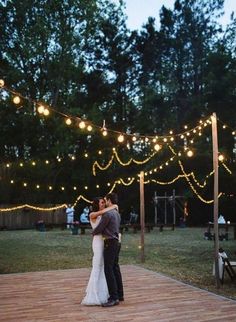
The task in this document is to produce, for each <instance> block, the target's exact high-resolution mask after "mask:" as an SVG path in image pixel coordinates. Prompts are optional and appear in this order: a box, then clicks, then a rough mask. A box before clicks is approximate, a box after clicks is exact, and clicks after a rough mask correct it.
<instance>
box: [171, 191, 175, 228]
mask: <svg viewBox="0 0 236 322" xmlns="http://www.w3.org/2000/svg"><path fill="white" fill-rule="evenodd" d="M172 202H173V204H172V206H173V227H172V229H173V230H174V229H175V225H176V211H175V189H173V200H172Z"/></svg>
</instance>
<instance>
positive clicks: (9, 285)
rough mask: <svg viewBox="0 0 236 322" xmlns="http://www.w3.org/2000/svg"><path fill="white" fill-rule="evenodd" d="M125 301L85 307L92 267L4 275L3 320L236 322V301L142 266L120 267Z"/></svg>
mask: <svg viewBox="0 0 236 322" xmlns="http://www.w3.org/2000/svg"><path fill="white" fill-rule="evenodd" d="M121 269H122V275H123V280H124V288H125V301H124V302H122V303H120V305H118V306H115V307H112V308H102V307H99V306H89V307H88V306H83V305H81V304H80V302H81V300H82V298H83V296H84V290H85V288H86V284H87V281H88V278H89V274H90V269H85V268H83V269H71V270H58V271H47V272H32V273H19V274H7V275H0V286H1V287H0V317H1V318H0V320H1V322H5V321H7V322H9V321H12V322H13V321H14V322H15V321H17V322H23V321H24V322H28V321H37V322H42V321H44V322H47V321H53V322H59V321H60V322H61V321H63V322H66V321H70V322H71V321H72V322H73V321H83V322H87V321H89V322H96V321H98V322H99V321H103V322H104V321H107V322H108V321H109V322H110V321H111V322H119V321H120V322H127V321H137V322H139V321H140V322H145V321H148V322H150V321H161V322H162V321H163V322H170V321H174V322H184V321H188V322H189V321H197V322H203V321H204V322H206V321H215V322H216V321H219V322H220V321H222V320H226V321H236V301H233V300H230V299H227V298H224V297H222V296H218V295H215V294H213V293H210V292H207V291H204V290H201V289H198V288H195V287H192V286H190V285H186V284H184V283H181V282H178V281H176V280H174V279H171V278H169V277H166V276H163V275H161V274H158V273H156V272H153V271H150V270H146V269H144V268H141V267H139V266H134V265H124V266H121Z"/></svg>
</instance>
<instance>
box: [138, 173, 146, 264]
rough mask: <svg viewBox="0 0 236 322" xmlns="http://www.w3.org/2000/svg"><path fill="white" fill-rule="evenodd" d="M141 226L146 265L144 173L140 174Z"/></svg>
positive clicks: (142, 249) (142, 251)
mask: <svg viewBox="0 0 236 322" xmlns="http://www.w3.org/2000/svg"><path fill="white" fill-rule="evenodd" d="M139 182H140V226H141V256H140V257H141V262H142V263H144V261H145V257H144V230H145V207H144V172H143V171H141V172H140V181H139Z"/></svg>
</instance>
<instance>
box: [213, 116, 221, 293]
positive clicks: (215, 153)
mask: <svg viewBox="0 0 236 322" xmlns="http://www.w3.org/2000/svg"><path fill="white" fill-rule="evenodd" d="M211 123H212V148H213V170H214V234H215V242H214V246H215V252H214V253H215V277H216V286H217V288H219V287H220V277H219V229H218V208H219V206H218V194H219V176H218V137H217V118H216V113H213V115H212V116H211Z"/></svg>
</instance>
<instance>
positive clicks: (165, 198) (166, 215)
mask: <svg viewBox="0 0 236 322" xmlns="http://www.w3.org/2000/svg"><path fill="white" fill-rule="evenodd" d="M166 224H167V193H166V192H165V225H166Z"/></svg>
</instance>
